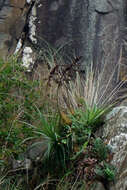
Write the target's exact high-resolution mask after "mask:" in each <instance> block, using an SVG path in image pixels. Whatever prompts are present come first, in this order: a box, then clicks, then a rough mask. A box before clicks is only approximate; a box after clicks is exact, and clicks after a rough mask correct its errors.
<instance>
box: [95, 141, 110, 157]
mask: <svg viewBox="0 0 127 190" xmlns="http://www.w3.org/2000/svg"><path fill="white" fill-rule="evenodd" d="M93 152H94V154H95V155H96V157H97V158H98V160H99V161H103V160H106V159H107V157H108V154H109V152H110V148H109V146H108V145H105V144H104V142H103V140H102V139H101V138H96V139H95V140H94V144H93Z"/></svg>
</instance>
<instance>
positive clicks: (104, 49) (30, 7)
mask: <svg viewBox="0 0 127 190" xmlns="http://www.w3.org/2000/svg"><path fill="white" fill-rule="evenodd" d="M43 39H44V40H46V41H48V42H49V43H50V44H52V45H53V46H54V47H61V46H64V48H63V49H64V52H66V54H68V55H69V57H74V56H82V62H81V69H84V65H87V64H89V63H91V62H93V63H94V65H98V68H100V69H101V68H103V65H104V64H106V67H105V72H104V77H103V83H104V84H106V83H107V80H109V78H110V76H111V75H112V73H113V71H114V70H115V69H116V71H117V68H118V67H119V66H120V67H121V70H120V73H119V74H120V75H118V72H115V75H114V77H113V81H112V84H115V83H116V82H117V78H118V77H119V76H120V79H121V80H125V79H127V78H126V71H127V68H126V66H127V64H126V63H127V1H126V0H77V1H76V0H69V1H68V0H0V56H2V57H6V56H7V55H9V54H12V53H14V52H15V51H16V52H18V51H19V50H20V49H21V50H22V54H23V61H24V64H27V67H29V64H33V59H36V55H35V56H34V54H33V51H35V49H36V48H37V47H38V48H37V49H41V48H42V47H43V45H44V40H43ZM37 51H38V50H37ZM67 60H68V59H66V60H65V62H67ZM117 66H118V67H117ZM103 86H104V85H103ZM102 90H103V89H102ZM112 114H116V117H115V116H113V119H111V118H110V120H109V122H108V124H107V126H106V128H105V131H104V137H105V138H108V139H109V142H110V144H111V145H112V146H113V148H114V151H115V152H116V153H115V155H114V159H113V163H114V164H115V165H116V167H117V168H118V181H117V183H116V189H119V190H126V189H127V166H126V159H127V154H126V152H127V143H126V140H127V119H126V117H127V108H126V107H122V108H118V109H117V108H116V110H114V112H113V113H111V115H110V116H112ZM110 116H108V117H110ZM114 118H115V119H114ZM101 188H102V187H101ZM101 188H100V189H101ZM111 188H112V189H114V187H111ZM98 190H99V188H98Z"/></svg>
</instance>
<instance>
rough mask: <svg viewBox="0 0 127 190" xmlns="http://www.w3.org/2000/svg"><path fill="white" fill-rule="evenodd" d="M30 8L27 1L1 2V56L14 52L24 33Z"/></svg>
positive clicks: (9, 0) (11, 0)
mask: <svg viewBox="0 0 127 190" xmlns="http://www.w3.org/2000/svg"><path fill="white" fill-rule="evenodd" d="M28 10H29V6H28V5H27V4H26V0H1V1H0V56H2V57H6V55H8V54H10V53H12V52H14V50H15V47H16V44H17V41H18V39H19V38H20V37H21V34H22V32H23V29H24V26H25V23H26V17H27V12H28Z"/></svg>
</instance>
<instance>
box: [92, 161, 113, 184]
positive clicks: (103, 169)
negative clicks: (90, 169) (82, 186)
mask: <svg viewBox="0 0 127 190" xmlns="http://www.w3.org/2000/svg"><path fill="white" fill-rule="evenodd" d="M95 173H96V175H97V176H98V177H101V178H103V179H105V180H107V181H108V182H110V181H114V180H115V176H116V169H115V167H114V166H113V165H111V164H108V163H106V162H104V164H103V165H102V166H97V167H96V169H95Z"/></svg>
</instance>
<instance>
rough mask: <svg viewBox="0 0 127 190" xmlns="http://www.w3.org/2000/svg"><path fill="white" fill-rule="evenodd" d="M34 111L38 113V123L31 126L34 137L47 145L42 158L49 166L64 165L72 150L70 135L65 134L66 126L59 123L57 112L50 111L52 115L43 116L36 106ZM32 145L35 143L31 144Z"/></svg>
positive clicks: (43, 144)
mask: <svg viewBox="0 0 127 190" xmlns="http://www.w3.org/2000/svg"><path fill="white" fill-rule="evenodd" d="M36 112H37V113H38V116H39V120H40V124H39V125H38V126H32V127H33V129H34V133H35V134H36V137H37V138H39V137H41V138H42V142H41V145H42V146H46V147H47V148H46V149H45V151H44V154H43V160H46V161H48V162H50V163H48V165H51V167H52V166H53V167H56V166H57V167H58V166H59V167H60V166H61V167H65V166H66V161H67V160H69V155H70V153H71V151H72V139H71V135H70V134H69V135H67V133H66V126H63V125H62V124H61V122H60V119H61V118H60V115H59V114H53V113H52V115H48V116H47V118H45V117H44V115H43V113H42V112H40V110H39V109H38V108H37V107H36ZM34 145H36V143H35V144H33V145H32V146H34ZM51 160H52V161H51Z"/></svg>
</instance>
